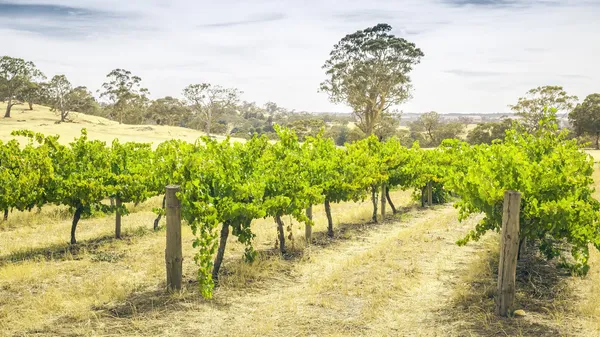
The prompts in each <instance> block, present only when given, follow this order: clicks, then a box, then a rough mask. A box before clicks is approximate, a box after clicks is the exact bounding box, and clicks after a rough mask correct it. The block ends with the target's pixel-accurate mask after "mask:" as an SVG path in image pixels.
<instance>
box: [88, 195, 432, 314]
mask: <svg viewBox="0 0 600 337" xmlns="http://www.w3.org/2000/svg"><path fill="white" fill-rule="evenodd" d="M418 210H422V209H421V208H418V207H413V206H410V207H403V208H399V212H398V213H397V214H389V215H387V216H386V221H398V220H399V219H400V218H401V217H402V216H406V215H409V216H410V215H411V213H414V212H415V211H418ZM380 225H381V223H375V222H368V223H348V224H341V225H339V226H338V227H337V228H336V231H335V235H334V237H333V238H330V237H328V236H327V232H326V231H319V232H313V241H312V246H313V247H318V248H325V247H328V246H332V245H335V244H340V243H342V242H343V241H346V240H352V239H356V237H357V236H360V235H361V233H365V235H366V232H367V231H369V230H372V229H373V228H375V227H376V226H380ZM299 239H303V238H298V239H296V240H299ZM288 247H289V249H288V252H287V253H286V254H285V255H284V256H283V258H282V255H281V253H280V251H279V249H275V248H270V249H262V250H258V251H257V253H258V256H257V258H256V260H255V261H254V263H252V264H248V263H246V262H244V261H243V260H242V259H241V258H240V256H229V257H226V259H225V261H224V264H223V266H222V267H221V272H220V273H219V279H220V287H217V288H216V289H215V294H214V296H213V299H211V300H205V299H203V298H202V296H201V295H200V292H199V290H198V282H197V281H196V280H195V279H193V277H195V275H194V274H191V273H186V272H185V271H184V279H183V282H184V285H183V288H184V289H183V291H182V292H181V293H180V294H170V293H169V292H168V291H167V290H166V284H164V283H163V284H161V285H159V286H158V287H157V288H156V289H153V290H148V291H142V292H137V293H133V294H131V295H130V296H129V297H128V298H127V299H126V300H125V301H123V302H122V303H118V304H116V305H108V306H100V307H96V308H94V310H96V311H98V312H99V313H104V314H106V315H108V316H110V317H115V318H117V317H118V318H130V317H134V316H136V315H143V314H149V313H153V314H157V313H159V312H161V311H164V310H168V311H184V310H190V307H201V306H202V305H210V306H211V307H213V308H214V307H215V306H216V307H222V308H223V310H225V309H227V307H228V306H229V305H230V303H231V298H230V297H231V295H233V294H235V293H245V294H248V293H251V292H260V291H272V286H273V285H272V283H271V282H269V280H276V282H278V283H279V285H280V286H281V285H282V282H286V280H287V281H293V279H294V276H293V275H292V273H291V271H292V270H293V268H294V265H295V264H297V263H299V262H300V261H302V260H305V259H308V258H309V257H308V256H307V255H308V254H310V253H308V250H307V249H306V248H305V246H304V245H302V247H298V245H296V246H294V248H292V244H291V243H288ZM199 310H201V309H199Z"/></svg>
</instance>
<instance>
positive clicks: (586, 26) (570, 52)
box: [0, 0, 600, 112]
mask: <svg viewBox="0 0 600 337" xmlns="http://www.w3.org/2000/svg"><path fill="white" fill-rule="evenodd" d="M599 3H600V2H599V1H594V0H570V1H560V2H556V1H541V0H504V1H502V0H496V1H484V0H479V1H475V0H471V1H467V0H403V1H397V0H393V1H392V0H372V1H369V2H365V1H363V0H346V1H344V2H343V6H341V5H340V1H338V0H319V1H314V0H311V1H304V0H288V1H279V0H254V1H241V0H222V1H209V0H199V1H195V0H170V1H167V0H128V1H123V0H18V1H17V0H13V1H2V0H0V41H2V45H8V46H11V48H10V49H6V50H5V51H3V52H2V53H8V52H9V51H10V52H9V53H10V54H9V55H10V56H14V57H21V58H25V59H28V60H31V61H34V62H35V63H36V65H38V67H39V68H40V69H41V70H42V71H44V73H46V75H48V76H49V77H52V76H53V75H55V74H62V73H64V74H66V75H67V77H68V78H69V79H70V80H71V82H72V83H73V84H74V85H86V86H88V87H89V88H90V89H91V90H92V91H94V92H95V89H98V88H99V87H100V86H101V84H102V82H103V81H104V79H105V76H106V74H108V73H109V72H110V71H111V70H112V69H114V68H125V69H128V70H130V71H132V72H133V73H134V74H136V75H138V76H140V77H141V78H142V83H143V85H144V86H145V87H148V88H149V89H150V92H151V93H152V97H154V98H158V97H161V96H166V95H171V96H177V95H179V94H180V92H181V89H182V88H183V87H185V86H187V85H188V84H190V83H198V82H210V83H215V84H220V85H223V86H229V87H236V88H239V89H240V90H243V91H244V92H245V94H244V97H243V98H244V99H247V100H251V101H256V102H258V103H259V104H260V103H264V102H266V101H269V100H271V101H275V102H277V103H278V104H280V105H282V106H285V107H289V108H295V109H297V110H306V111H349V108H348V107H346V106H343V105H334V104H332V103H330V102H329V101H328V98H327V96H326V95H325V94H323V93H318V92H317V88H318V86H319V83H320V82H322V81H323V79H324V78H325V74H324V72H323V70H322V69H321V66H322V65H323V63H324V62H325V60H326V59H327V58H328V57H329V52H330V51H331V48H332V47H333V45H334V44H335V43H337V42H338V41H339V40H340V39H341V38H342V37H343V36H345V35H346V34H349V33H352V32H355V31H356V30H359V29H364V28H367V27H369V26H372V25H375V24H377V23H380V22H386V23H388V24H390V25H391V26H392V27H393V28H394V30H393V33H394V34H396V35H398V36H402V37H404V38H406V39H408V40H409V41H411V42H414V43H415V44H416V45H417V46H418V47H419V48H420V49H422V50H423V52H424V53H425V57H424V58H423V59H422V61H421V64H419V65H417V66H416V67H415V68H414V71H413V73H411V78H412V80H413V86H414V93H413V96H414V98H413V99H412V100H411V101H409V102H407V103H406V104H404V105H403V106H401V107H400V108H401V109H403V110H404V111H407V112H421V111H431V110H436V111H440V112H496V111H498V112H502V111H505V109H506V105H507V104H510V103H513V102H514V101H515V99H516V98H517V97H519V96H520V95H522V94H523V93H525V92H526V91H527V90H528V89H530V88H531V87H536V86H539V85H549V84H555V85H562V86H564V87H565V89H566V90H567V91H568V92H569V93H571V94H575V95H577V96H579V97H585V96H586V95H587V94H589V93H590V92H592V91H600V88H599V87H597V85H598V84H597V83H600V81H598V79H599V78H600V68H599V67H597V60H596V55H600V45H598V44H596V43H591V42H590V41H595V40H596V39H597V36H596V35H597V32H598V31H599V30H600V24H599V23H598V20H597V18H598V17H600V6H599ZM594 85H596V87H594Z"/></svg>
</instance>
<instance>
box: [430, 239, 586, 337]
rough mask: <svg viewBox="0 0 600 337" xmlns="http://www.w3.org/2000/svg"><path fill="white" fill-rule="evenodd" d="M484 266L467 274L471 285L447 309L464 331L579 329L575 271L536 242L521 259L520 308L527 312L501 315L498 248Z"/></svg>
mask: <svg viewBox="0 0 600 337" xmlns="http://www.w3.org/2000/svg"><path fill="white" fill-rule="evenodd" d="M478 267H479V268H478V270H472V271H471V274H470V275H468V276H467V277H466V279H464V280H462V281H463V282H466V283H465V284H464V286H465V287H466V289H465V291H464V292H463V293H462V294H460V295H458V296H456V298H454V299H453V300H452V301H451V304H450V305H449V306H448V307H447V308H445V309H444V310H443V312H442V313H441V315H442V316H443V317H444V318H445V321H446V323H447V324H449V325H452V326H454V327H455V328H454V330H455V331H457V333H458V335H459V336H563V335H565V334H569V335H570V334H572V333H573V332H574V331H573V329H576V327H575V328H574V327H572V326H567V324H566V323H567V322H569V318H568V317H569V316H570V315H574V314H575V313H574V311H573V309H572V307H571V303H570V299H572V296H573V294H572V290H571V289H570V288H569V286H568V278H569V277H571V275H570V274H569V272H568V271H566V270H565V269H562V268H559V267H558V266H557V264H556V263H555V262H554V261H550V262H549V261H547V260H546V259H544V258H542V257H540V256H539V255H538V253H537V249H536V248H535V247H529V248H528V249H527V253H526V254H524V256H523V257H522V259H521V260H520V261H519V262H518V264H517V284H516V289H517V292H516V298H515V306H514V308H515V309H523V310H524V311H525V313H526V316H524V317H499V316H497V315H495V300H496V295H497V289H496V288H497V278H498V254H497V250H494V249H491V250H490V249H489V250H487V253H486V254H485V255H484V260H483V261H481V265H479V266H478ZM565 329H569V330H568V332H567V331H565Z"/></svg>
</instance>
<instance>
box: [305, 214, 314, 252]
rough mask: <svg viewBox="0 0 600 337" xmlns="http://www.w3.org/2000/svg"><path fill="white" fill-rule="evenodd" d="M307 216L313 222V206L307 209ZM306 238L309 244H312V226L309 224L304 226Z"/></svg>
mask: <svg viewBox="0 0 600 337" xmlns="http://www.w3.org/2000/svg"><path fill="white" fill-rule="evenodd" d="M306 216H307V217H308V218H309V219H311V220H312V218H313V217H312V206H310V207H308V208H307V209H306ZM304 237H305V238H306V242H307V243H309V244H310V243H311V240H312V226H311V225H309V224H306V225H304Z"/></svg>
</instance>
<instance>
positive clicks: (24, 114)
mask: <svg viewBox="0 0 600 337" xmlns="http://www.w3.org/2000/svg"><path fill="white" fill-rule="evenodd" d="M28 108H29V107H28V106H27V105H16V106H14V107H13V108H12V113H11V115H12V117H11V118H0V140H7V139H11V138H12V137H11V135H10V133H11V132H12V131H13V130H19V129H29V130H33V131H36V132H41V133H43V134H46V135H56V134H57V135H60V139H59V141H61V142H63V143H69V142H71V141H73V139H74V138H76V137H79V135H80V134H81V129H82V128H86V129H87V131H88V136H89V137H90V139H98V140H102V141H105V142H107V143H109V144H110V142H111V141H112V140H113V139H115V138H118V139H119V140H120V141H122V142H128V141H136V142H149V143H153V145H155V146H156V145H157V144H158V143H160V142H163V141H165V140H169V139H173V138H178V139H182V140H186V141H188V142H193V141H195V140H196V139H198V137H200V136H203V135H204V133H203V132H200V131H196V130H192V129H187V128H180V127H173V126H164V125H125V124H122V125H121V124H119V123H118V122H115V121H111V120H108V119H106V118H102V117H96V116H90V115H85V114H80V113H77V112H72V113H70V114H69V118H70V119H71V121H70V122H66V123H60V124H56V122H57V121H59V120H60V117H59V116H58V115H57V114H55V113H54V112H52V111H50V109H49V108H47V107H45V106H40V105H34V107H33V111H30V110H28ZM5 110H6V103H4V102H0V111H2V112H4V111H5ZM2 116H4V113H3V114H2ZM215 137H216V138H218V139H224V137H222V136H215ZM235 140H238V141H243V140H242V139H235Z"/></svg>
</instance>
